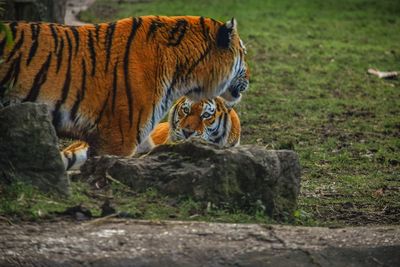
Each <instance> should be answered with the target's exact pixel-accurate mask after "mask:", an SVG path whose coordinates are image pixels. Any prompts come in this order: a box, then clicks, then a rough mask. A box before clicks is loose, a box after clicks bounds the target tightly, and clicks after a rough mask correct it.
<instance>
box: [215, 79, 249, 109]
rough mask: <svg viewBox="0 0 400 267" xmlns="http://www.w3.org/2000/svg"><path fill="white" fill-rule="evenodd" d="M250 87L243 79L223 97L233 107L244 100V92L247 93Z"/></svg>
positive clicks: (229, 88)
mask: <svg viewBox="0 0 400 267" xmlns="http://www.w3.org/2000/svg"><path fill="white" fill-rule="evenodd" d="M248 87H249V81H248V80H246V79H241V80H240V81H238V82H236V83H234V84H232V85H230V86H229V87H228V89H227V90H226V91H225V92H224V93H223V94H222V95H221V97H222V98H224V99H225V101H226V102H227V104H228V105H231V106H233V105H234V104H236V103H238V102H239V101H240V99H241V98H242V92H244V91H246V90H247V88H248Z"/></svg>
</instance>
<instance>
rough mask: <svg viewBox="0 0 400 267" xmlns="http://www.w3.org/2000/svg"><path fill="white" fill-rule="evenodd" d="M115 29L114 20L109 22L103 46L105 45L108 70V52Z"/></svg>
mask: <svg viewBox="0 0 400 267" xmlns="http://www.w3.org/2000/svg"><path fill="white" fill-rule="evenodd" d="M114 31H115V22H112V23H109V24H108V27H107V33H106V39H105V46H106V71H107V70H108V64H109V63H110V54H111V47H112V40H113V35H114Z"/></svg>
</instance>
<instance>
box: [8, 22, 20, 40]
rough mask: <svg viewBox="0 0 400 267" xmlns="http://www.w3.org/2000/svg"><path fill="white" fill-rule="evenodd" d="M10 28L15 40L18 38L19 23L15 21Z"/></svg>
mask: <svg viewBox="0 0 400 267" xmlns="http://www.w3.org/2000/svg"><path fill="white" fill-rule="evenodd" d="M8 26H9V27H10V30H11V34H12V37H13V39H14V40H15V37H16V34H17V27H18V22H16V21H13V22H11V23H10V24H9V25H8Z"/></svg>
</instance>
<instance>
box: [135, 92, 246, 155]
mask: <svg viewBox="0 0 400 267" xmlns="http://www.w3.org/2000/svg"><path fill="white" fill-rule="evenodd" d="M240 130H241V129H240V120H239V117H238V115H237V113H236V111H235V110H234V109H233V108H230V107H227V105H226V102H225V101H224V100H223V99H222V98H220V97H217V98H213V99H205V100H201V101H199V102H194V101H192V100H190V99H189V98H187V97H181V98H180V99H179V100H178V101H177V102H176V104H175V105H174V106H173V107H172V108H171V110H170V112H169V117H168V122H163V123H160V124H158V125H157V126H156V128H155V129H154V130H153V132H152V133H151V134H150V140H149V142H150V143H153V144H154V145H160V144H164V143H168V142H175V141H178V140H186V139H190V140H192V139H199V140H203V141H206V142H208V143H211V144H214V145H217V146H219V147H232V146H238V145H239V143H240ZM143 152H146V149H143Z"/></svg>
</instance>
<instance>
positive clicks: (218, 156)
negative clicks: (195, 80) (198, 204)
mask: <svg viewBox="0 0 400 267" xmlns="http://www.w3.org/2000/svg"><path fill="white" fill-rule="evenodd" d="M106 175H109V176H111V177H112V178H114V179H117V180H119V181H121V182H122V183H124V184H126V185H128V186H130V187H132V189H134V190H136V191H138V192H142V191H146V190H147V189H148V188H150V187H152V188H156V189H157V190H158V191H159V192H160V193H164V194H167V195H170V196H177V197H178V196H186V197H191V198H192V199H194V200H197V201H204V202H206V203H208V202H211V203H212V204H214V205H216V206H218V207H224V208H232V209H237V208H239V209H241V210H244V211H248V210H253V211H254V209H260V208H264V209H265V211H266V213H267V214H268V215H270V216H271V215H272V216H274V217H276V216H280V215H282V214H290V213H291V212H292V211H293V210H294V209H295V208H296V199H297V195H298V193H299V189H300V165H299V159H298V157H297V154H296V153H295V152H293V151H288V150H279V151H271V150H266V149H265V148H263V147H260V146H240V147H235V148H229V149H218V148H214V147H211V146H208V145H205V144H201V143H191V142H184V143H178V144H173V145H162V146H159V147H157V148H155V149H154V150H153V151H151V152H150V153H149V154H148V155H144V156H141V157H135V158H119V157H111V156H103V157H97V158H93V159H90V160H89V161H88V162H87V163H86V164H85V165H84V166H83V167H82V168H81V177H82V179H87V178H88V177H89V179H92V180H93V179H99V178H101V177H105V176H106Z"/></svg>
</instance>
